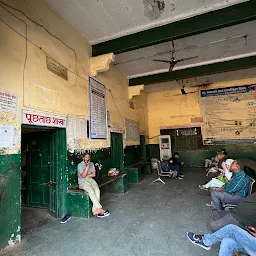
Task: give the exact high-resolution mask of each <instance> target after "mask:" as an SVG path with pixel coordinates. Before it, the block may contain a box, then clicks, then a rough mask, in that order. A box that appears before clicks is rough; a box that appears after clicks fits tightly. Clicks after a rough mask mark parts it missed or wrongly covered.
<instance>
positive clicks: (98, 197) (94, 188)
mask: <svg viewBox="0 0 256 256" xmlns="http://www.w3.org/2000/svg"><path fill="white" fill-rule="evenodd" d="M90 183H91V186H92V188H93V190H94V193H95V195H96V197H97V199H98V201H99V202H100V189H99V186H98V184H97V182H96V181H95V180H94V179H93V178H90Z"/></svg>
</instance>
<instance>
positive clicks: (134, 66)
mask: <svg viewBox="0 0 256 256" xmlns="http://www.w3.org/2000/svg"><path fill="white" fill-rule="evenodd" d="M255 28H256V21H251V22H247V23H243V24H239V25H236V26H232V27H228V28H223V29H219V30H215V31H211V32H207V33H203V34H199V35H195V36H191V37H186V38H182V39H179V40H176V41H174V44H175V50H176V52H175V55H174V56H175V57H176V59H181V58H186V57H192V56H198V58H196V59H193V60H188V61H184V62H180V63H178V64H177V65H176V66H175V68H174V70H178V69H185V68H189V67H193V66H201V65H206V64H211V63H215V62H222V61H226V60H232V59H238V58H242V57H247V56H253V55H256V29H255ZM246 34H247V40H245V39H244V37H243V36H244V35H246ZM170 49H171V43H170V42H167V43H162V44H158V45H154V46H149V47H145V48H142V49H138V50H134V51H130V52H125V53H121V54H118V55H116V58H115V65H116V67H117V68H118V69H119V70H120V71H121V72H123V73H125V74H126V75H128V77H129V78H133V77H140V76H145V75H150V74H156V73H162V72H166V71H168V68H169V65H168V63H159V62H153V61H152V60H153V59H164V60H170ZM220 65H221V64H220Z"/></svg>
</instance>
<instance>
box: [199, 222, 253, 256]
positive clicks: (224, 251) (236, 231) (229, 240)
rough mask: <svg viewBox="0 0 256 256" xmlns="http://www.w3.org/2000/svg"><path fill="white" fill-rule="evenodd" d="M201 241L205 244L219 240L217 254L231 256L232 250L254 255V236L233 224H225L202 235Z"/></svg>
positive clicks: (208, 244) (209, 244)
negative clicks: (210, 232) (213, 231)
mask: <svg viewBox="0 0 256 256" xmlns="http://www.w3.org/2000/svg"><path fill="white" fill-rule="evenodd" d="M203 242H204V244H205V245H207V246H212V245H213V244H215V243H217V242H221V245H220V251H219V256H233V252H242V253H246V254H249V255H250V256H256V238H255V237H253V236H252V235H250V234H249V233H248V232H247V231H246V230H243V229H241V228H239V227H238V226H235V225H233V224H230V225H227V226H225V227H224V228H222V229H220V230H218V231H217V232H215V233H213V234H206V235H204V238H203Z"/></svg>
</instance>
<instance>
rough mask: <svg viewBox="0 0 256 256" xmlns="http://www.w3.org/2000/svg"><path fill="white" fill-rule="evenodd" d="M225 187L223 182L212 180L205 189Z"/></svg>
mask: <svg viewBox="0 0 256 256" xmlns="http://www.w3.org/2000/svg"><path fill="white" fill-rule="evenodd" d="M223 185H224V183H223V182H221V181H220V180H218V179H211V180H210V181H209V182H208V183H207V184H205V188H212V187H216V188H221V187H222V186H223Z"/></svg>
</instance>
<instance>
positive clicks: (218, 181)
mask: <svg viewBox="0 0 256 256" xmlns="http://www.w3.org/2000/svg"><path fill="white" fill-rule="evenodd" d="M233 161H234V160H233V159H227V160H226V161H225V162H223V163H222V168H223V169H222V170H221V173H220V174H219V176H218V177H216V178H212V179H211V180H210V181H209V182H208V183H207V184H204V185H199V188H200V189H208V188H211V187H217V188H220V187H222V186H223V185H224V184H225V183H227V182H228V181H229V180H230V179H231V177H232V172H231V171H230V166H231V164H232V163H233Z"/></svg>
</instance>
